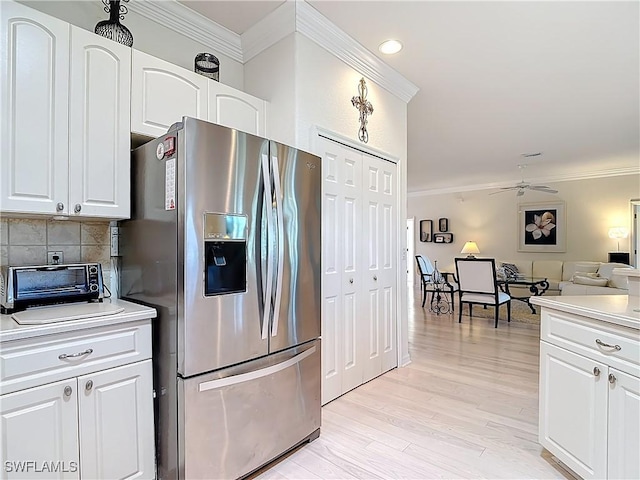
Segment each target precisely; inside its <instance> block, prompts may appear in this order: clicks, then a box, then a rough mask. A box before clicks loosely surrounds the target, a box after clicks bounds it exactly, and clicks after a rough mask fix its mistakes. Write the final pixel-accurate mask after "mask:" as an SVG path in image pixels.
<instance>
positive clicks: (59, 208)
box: [56, 202, 64, 212]
mask: <svg viewBox="0 0 640 480" xmlns="http://www.w3.org/2000/svg"><path fill="white" fill-rule="evenodd" d="M63 210H64V203H62V202H58V204H57V205H56V212H61V211H63Z"/></svg>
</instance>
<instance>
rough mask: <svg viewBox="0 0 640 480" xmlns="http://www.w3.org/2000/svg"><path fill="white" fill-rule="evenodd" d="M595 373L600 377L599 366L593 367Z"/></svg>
mask: <svg viewBox="0 0 640 480" xmlns="http://www.w3.org/2000/svg"><path fill="white" fill-rule="evenodd" d="M593 374H594V375H595V376H596V377H599V376H600V369H599V368H598V367H593Z"/></svg>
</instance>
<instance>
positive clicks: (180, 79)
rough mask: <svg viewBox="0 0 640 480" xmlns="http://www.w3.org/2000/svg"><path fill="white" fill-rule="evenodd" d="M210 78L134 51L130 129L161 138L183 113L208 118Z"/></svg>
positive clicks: (178, 120)
mask: <svg viewBox="0 0 640 480" xmlns="http://www.w3.org/2000/svg"><path fill="white" fill-rule="evenodd" d="M208 97H209V79H208V78H207V77H203V76H202V75H198V74H197V73H194V72H191V71H189V70H187V69H185V68H181V67H178V66H176V65H172V64H171V63H169V62H165V61H164V60H161V59H159V58H156V57H152V56H151V55H147V54H146V53H142V52H139V51H137V50H133V58H132V65H131V131H132V132H134V133H140V134H142V135H147V136H150V137H159V136H160V135H164V134H165V133H167V129H168V128H169V127H170V126H171V125H173V124H174V123H176V122H180V121H181V120H182V117H183V116H188V117H193V118H199V119H201V120H207V117H208Z"/></svg>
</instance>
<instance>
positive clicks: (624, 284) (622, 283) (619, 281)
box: [609, 274, 629, 290]
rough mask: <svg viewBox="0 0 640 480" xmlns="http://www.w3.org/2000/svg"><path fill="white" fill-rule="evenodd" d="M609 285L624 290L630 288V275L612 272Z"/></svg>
mask: <svg viewBox="0 0 640 480" xmlns="http://www.w3.org/2000/svg"><path fill="white" fill-rule="evenodd" d="M609 286H610V287H613V288H620V289H622V290H629V277H627V276H626V275H616V274H612V275H611V278H610V279H609Z"/></svg>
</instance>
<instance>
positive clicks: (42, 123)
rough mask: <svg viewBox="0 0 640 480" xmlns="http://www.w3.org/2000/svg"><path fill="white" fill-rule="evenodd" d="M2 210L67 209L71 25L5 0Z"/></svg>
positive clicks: (1, 14)
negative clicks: (61, 206)
mask: <svg viewBox="0 0 640 480" xmlns="http://www.w3.org/2000/svg"><path fill="white" fill-rule="evenodd" d="M0 19H1V22H2V24H1V30H2V32H0V50H1V51H0V67H1V70H2V75H3V78H2V82H1V84H2V86H1V95H2V98H1V103H2V116H1V120H0V122H1V125H2V126H1V129H2V134H1V140H0V169H1V170H2V175H1V180H0V181H1V185H0V190H1V192H2V193H1V195H0V210H1V211H3V212H23V213H47V214H54V213H56V206H57V205H58V203H61V204H63V208H62V211H60V212H59V213H68V205H67V198H68V183H69V181H68V146H67V145H68V137H69V135H68V133H69V130H68V128H69V127H68V124H69V117H68V88H69V24H68V23H66V22H63V21H61V20H58V19H55V18H52V17H49V16H48V15H44V14H42V13H40V12H38V11H36V10H32V9H31V8H28V7H25V6H24V5H21V4H19V3H15V2H0Z"/></svg>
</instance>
